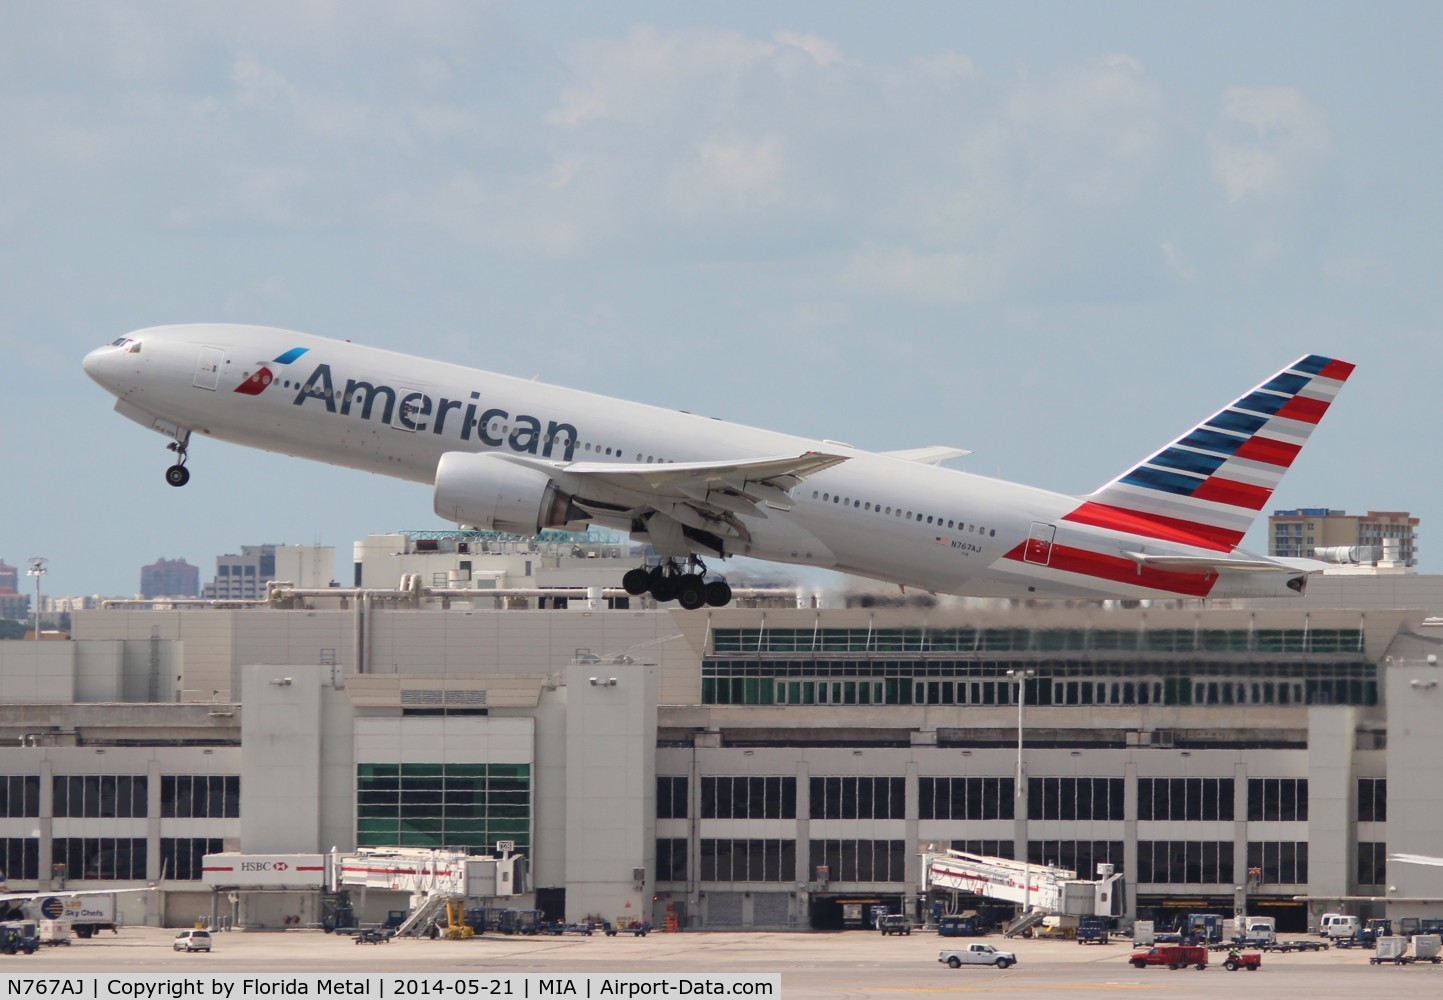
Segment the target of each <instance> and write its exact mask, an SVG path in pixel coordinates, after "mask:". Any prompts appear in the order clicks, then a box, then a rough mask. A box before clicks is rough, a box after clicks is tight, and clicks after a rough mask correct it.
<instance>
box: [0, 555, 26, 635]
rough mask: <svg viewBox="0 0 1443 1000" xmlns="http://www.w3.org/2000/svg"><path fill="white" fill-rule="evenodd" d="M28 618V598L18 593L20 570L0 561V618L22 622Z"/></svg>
mask: <svg viewBox="0 0 1443 1000" xmlns="http://www.w3.org/2000/svg"><path fill="white" fill-rule="evenodd" d="M29 617H30V598H29V597H27V596H26V595H24V594H22V593H20V570H19V569H18V568H16V567H14V566H11V565H10V564H9V563H7V562H6V561H5V560H4V559H0V618H7V619H10V620H12V621H22V620H24V619H26V618H29Z"/></svg>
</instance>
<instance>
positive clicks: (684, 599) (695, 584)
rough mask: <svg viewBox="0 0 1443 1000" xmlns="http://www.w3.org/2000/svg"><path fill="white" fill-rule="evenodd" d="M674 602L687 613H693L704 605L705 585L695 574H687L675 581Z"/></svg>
mask: <svg viewBox="0 0 1443 1000" xmlns="http://www.w3.org/2000/svg"><path fill="white" fill-rule="evenodd" d="M676 602H677V603H678V604H680V605H681V606H682V607H683V608H685V609H686V610H687V611H695V610H696V609H697V608H699V607H701V606H702V605H703V604H705V603H706V584H704V583H702V580H701V577H700V576H699V575H697V574H696V573H688V574H686V576H683V577H682V578H681V579H680V580H678V581H677V585H676Z"/></svg>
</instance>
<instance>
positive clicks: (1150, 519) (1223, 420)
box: [1063, 354, 1353, 552]
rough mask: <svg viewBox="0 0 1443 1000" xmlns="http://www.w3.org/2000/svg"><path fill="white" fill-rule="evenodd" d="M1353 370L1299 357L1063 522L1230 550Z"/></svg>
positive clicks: (1332, 361) (1092, 496)
mask: <svg viewBox="0 0 1443 1000" xmlns="http://www.w3.org/2000/svg"><path fill="white" fill-rule="evenodd" d="M1352 373H1353V366H1352V365H1351V364H1349V363H1348V362H1346V361H1338V360H1336V359H1334V358H1325V357H1321V356H1320V355H1317V354H1309V355H1308V356H1306V357H1303V358H1299V359H1298V360H1297V361H1295V362H1293V363H1292V364H1291V365H1289V366H1288V367H1286V368H1284V369H1283V370H1282V371H1280V372H1278V373H1277V374H1276V375H1274V376H1273V377H1272V378H1270V379H1268V380H1267V381H1266V382H1264V383H1263V384H1262V385H1260V386H1258V387H1257V388H1255V389H1253V390H1252V391H1251V392H1249V393H1247V394H1246V395H1244V396H1242V397H1241V398H1239V399H1237V400H1235V401H1234V402H1233V403H1231V404H1229V405H1228V406H1227V407H1226V408H1225V409H1223V410H1221V411H1219V412H1218V413H1215V414H1213V415H1212V416H1211V417H1209V418H1208V419H1207V420H1205V421H1203V422H1202V423H1201V424H1198V425H1197V426H1196V427H1194V428H1193V429H1192V430H1190V431H1188V432H1187V433H1186V434H1184V435H1183V436H1182V437H1180V438H1178V439H1177V440H1176V441H1174V442H1172V443H1171V444H1170V445H1168V446H1167V447H1166V448H1164V449H1163V450H1162V451H1160V452H1158V453H1157V454H1156V455H1153V456H1152V457H1151V458H1149V459H1147V461H1145V462H1143V463H1142V464H1140V465H1138V466H1137V467H1136V468H1134V469H1130V470H1128V471H1127V472H1126V473H1124V474H1123V475H1121V476H1119V477H1118V478H1116V479H1114V480H1113V481H1112V482H1110V483H1108V484H1107V485H1106V486H1104V487H1102V488H1101V489H1100V490H1098V491H1097V492H1095V493H1092V494H1090V495H1088V496H1085V497H1083V498H1082V501H1083V503H1082V506H1080V507H1078V508H1077V509H1076V510H1074V511H1073V512H1072V513H1070V514H1068V515H1066V516H1065V517H1064V518H1063V520H1065V521H1074V522H1077V523H1079V524H1090V525H1094V526H1096V527H1100V528H1112V529H1115V530H1117V531H1125V532H1128V533H1131V534H1137V535H1143V536H1145V537H1149V538H1156V539H1159V540H1161V541H1167V542H1177V543H1181V544H1184V545H1195V546H1198V547H1201V548H1206V549H1214V550H1217V551H1221V552H1231V551H1232V550H1233V549H1234V548H1236V547H1237V544H1238V542H1240V541H1241V540H1242V537H1243V535H1244V534H1245V533H1246V532H1247V530H1248V528H1249V527H1250V526H1251V525H1252V523H1253V521H1254V520H1255V519H1256V518H1257V516H1258V512H1259V511H1260V510H1262V509H1263V506H1264V505H1265V504H1266V503H1267V502H1268V498H1269V497H1271V496H1272V495H1273V490H1274V489H1276V488H1277V485H1278V483H1279V481H1281V480H1282V478H1283V473H1285V472H1287V471H1288V467H1289V466H1290V465H1292V464H1293V459H1294V458H1296V457H1297V454H1298V452H1299V451H1301V450H1302V447H1303V445H1304V443H1306V442H1307V440H1308V435H1309V434H1311V433H1312V432H1313V428H1314V427H1315V426H1317V423H1318V421H1319V420H1321V419H1322V417H1323V414H1324V413H1326V412H1327V410H1328V405H1329V404H1330V403H1332V401H1333V397H1334V396H1336V395H1337V394H1338V390H1339V389H1341V388H1342V387H1343V383H1344V382H1346V381H1347V379H1348V376H1349V375H1351V374H1352Z"/></svg>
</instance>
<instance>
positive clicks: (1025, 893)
mask: <svg viewBox="0 0 1443 1000" xmlns="http://www.w3.org/2000/svg"><path fill="white" fill-rule="evenodd" d="M1007 676H1008V677H1015V678H1016V679H1017V788H1016V795H1015V800H1016V805H1015V809H1016V813H1017V817H1018V818H1019V819H1020V820H1021V821H1022V912H1023V914H1024V915H1025V914H1027V913H1028V912H1030V911H1031V909H1032V857H1031V855H1030V854H1029V853H1028V842H1027V786H1026V784H1024V782H1025V777H1024V775H1023V771H1022V706H1023V704H1024V703H1025V702H1026V701H1027V688H1026V687H1025V682H1026V681H1027V680H1029V679H1030V678H1033V677H1036V676H1037V671H1036V670H1009V671H1007Z"/></svg>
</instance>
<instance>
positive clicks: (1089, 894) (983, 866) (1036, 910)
mask: <svg viewBox="0 0 1443 1000" xmlns="http://www.w3.org/2000/svg"><path fill="white" fill-rule="evenodd" d="M1098 874H1099V875H1100V876H1101V877H1100V878H1099V879H1097V880H1096V881H1088V880H1085V879H1079V878H1078V877H1077V873H1076V872H1074V871H1072V870H1071V869H1069V868H1055V867H1052V866H1051V865H1032V864H1027V863H1025V862H1022V861H1014V860H1012V859H1011V858H995V857H990V856H988V855H985V854H969V853H967V852H966V851H951V850H949V851H945V852H941V853H927V854H923V855H922V890H923V892H924V893H925V892H926V891H927V890H929V889H933V888H937V889H949V890H952V891H955V892H971V893H976V894H977V895H979V896H986V897H988V898H989V899H1000V900H1005V901H1006V902H1009V903H1017V904H1018V905H1019V906H1020V907H1021V908H1022V909H1021V912H1020V914H1019V917H1018V921H1015V922H1014V923H1015V924H1016V931H1014V930H1013V929H1012V928H1009V930H1008V933H1009V934H1011V933H1015V932H1017V931H1021V930H1023V929H1024V927H1023V923H1024V922H1030V923H1034V924H1035V923H1037V922H1038V921H1040V920H1041V919H1042V917H1044V916H1051V915H1059V914H1060V915H1064V916H1092V915H1100V916H1116V915H1117V914H1118V913H1119V912H1120V910H1119V909H1118V907H1119V906H1120V904H1121V898H1120V896H1119V894H1118V892H1117V891H1116V886H1117V883H1118V881H1119V880H1120V879H1121V878H1122V877H1123V876H1122V873H1120V872H1115V871H1114V869H1113V866H1112V865H1107V864H1103V865H1098Z"/></svg>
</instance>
